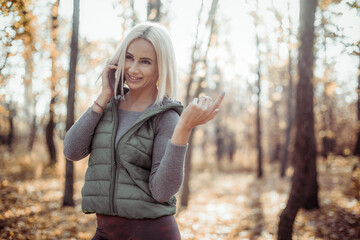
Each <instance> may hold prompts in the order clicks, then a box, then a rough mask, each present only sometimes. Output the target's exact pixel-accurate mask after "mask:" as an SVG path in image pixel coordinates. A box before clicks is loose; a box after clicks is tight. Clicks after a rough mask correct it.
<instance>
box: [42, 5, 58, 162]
mask: <svg viewBox="0 0 360 240" xmlns="http://www.w3.org/2000/svg"><path fill="white" fill-rule="evenodd" d="M59 3H60V0H56V1H55V3H54V4H53V7H52V11H51V12H52V16H51V19H52V21H51V25H52V26H51V38H52V43H51V47H50V56H51V78H50V84H51V87H50V89H51V99H50V104H49V122H48V124H47V126H46V129H45V133H46V134H45V135H46V144H47V148H48V152H49V158H50V165H51V166H53V165H55V164H56V163H57V157H56V146H55V142H54V130H55V126H56V123H55V120H54V118H55V110H54V108H55V103H56V96H57V93H56V80H57V77H56V58H57V56H58V51H57V48H56V45H57V32H58V27H59V21H58V16H59Z"/></svg>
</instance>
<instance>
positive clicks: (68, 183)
mask: <svg viewBox="0 0 360 240" xmlns="http://www.w3.org/2000/svg"><path fill="white" fill-rule="evenodd" d="M79 5H80V0H74V13H73V25H72V27H73V32H72V37H71V56H70V70H69V89H68V101H67V118H66V131H68V130H69V129H70V127H71V126H72V125H73V124H74V112H75V111H74V107H75V76H76V64H77V56H78V35H79V13H80V9H79ZM73 194H74V165H73V162H72V161H70V160H69V159H66V175H65V193H64V199H63V206H74V205H75V204H74V199H73Z"/></svg>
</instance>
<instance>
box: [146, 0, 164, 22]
mask: <svg viewBox="0 0 360 240" xmlns="http://www.w3.org/2000/svg"><path fill="white" fill-rule="evenodd" d="M160 18H161V0H148V5H147V20H148V21H152V22H160Z"/></svg>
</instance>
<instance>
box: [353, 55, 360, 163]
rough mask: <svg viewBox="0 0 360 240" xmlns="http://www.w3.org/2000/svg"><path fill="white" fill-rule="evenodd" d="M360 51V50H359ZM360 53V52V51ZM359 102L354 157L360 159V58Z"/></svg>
mask: <svg viewBox="0 0 360 240" xmlns="http://www.w3.org/2000/svg"><path fill="white" fill-rule="evenodd" d="M359 50H360V49H359ZM359 52H360V51H359ZM357 94H358V100H357V119H358V126H357V127H358V130H357V140H356V145H355V149H354V155H356V156H359V157H360V58H359V65H358V88H357Z"/></svg>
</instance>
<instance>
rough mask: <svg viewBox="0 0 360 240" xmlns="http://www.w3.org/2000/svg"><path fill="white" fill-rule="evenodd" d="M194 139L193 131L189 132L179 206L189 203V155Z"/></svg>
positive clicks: (185, 205)
mask: <svg viewBox="0 0 360 240" xmlns="http://www.w3.org/2000/svg"><path fill="white" fill-rule="evenodd" d="M193 139H194V131H192V132H191V134H190V136H189V141H188V149H187V152H186V155H185V173H184V183H183V185H182V190H181V198H180V206H181V207H187V206H188V203H189V196H190V173H191V157H192V149H193V148H192V147H190V146H192V143H193Z"/></svg>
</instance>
